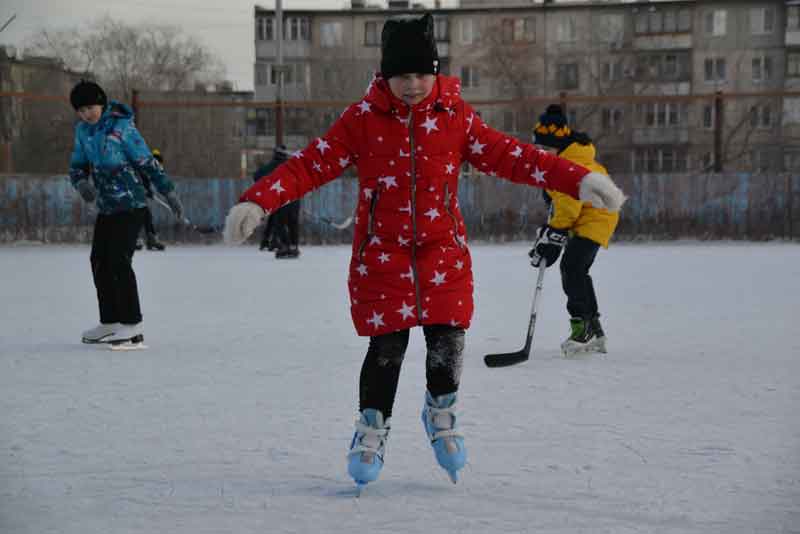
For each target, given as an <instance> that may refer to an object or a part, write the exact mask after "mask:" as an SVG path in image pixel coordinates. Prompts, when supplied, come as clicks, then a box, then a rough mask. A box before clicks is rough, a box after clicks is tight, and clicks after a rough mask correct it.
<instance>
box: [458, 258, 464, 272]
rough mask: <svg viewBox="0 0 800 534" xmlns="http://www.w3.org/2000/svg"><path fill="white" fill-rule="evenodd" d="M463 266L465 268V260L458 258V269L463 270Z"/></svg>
mask: <svg viewBox="0 0 800 534" xmlns="http://www.w3.org/2000/svg"><path fill="white" fill-rule="evenodd" d="M463 268H464V262H463V261H461V260H458V261H457V262H456V269H458V270H459V271H460V270H461V269H463Z"/></svg>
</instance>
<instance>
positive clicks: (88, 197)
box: [75, 180, 97, 202]
mask: <svg viewBox="0 0 800 534" xmlns="http://www.w3.org/2000/svg"><path fill="white" fill-rule="evenodd" d="M75 187H77V188H78V193H80V195H81V198H83V200H85V201H86V202H94V199H96V198H97V191H95V190H94V186H93V185H92V184H91V183H89V180H81V181H80V182H78V183H77V185H76V186H75Z"/></svg>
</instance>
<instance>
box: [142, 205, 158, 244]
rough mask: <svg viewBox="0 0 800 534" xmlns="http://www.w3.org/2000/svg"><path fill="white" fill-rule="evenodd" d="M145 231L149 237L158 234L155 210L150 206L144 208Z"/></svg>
mask: <svg viewBox="0 0 800 534" xmlns="http://www.w3.org/2000/svg"><path fill="white" fill-rule="evenodd" d="M143 222H144V232H145V234H146V235H147V237H150V236H155V235H156V227H155V226H153V212H151V211H150V207H149V206H148V207H146V208H144V221H143Z"/></svg>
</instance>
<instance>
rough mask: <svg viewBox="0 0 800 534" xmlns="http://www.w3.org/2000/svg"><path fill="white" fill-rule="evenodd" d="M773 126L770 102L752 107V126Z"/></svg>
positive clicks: (764, 127)
mask: <svg viewBox="0 0 800 534" xmlns="http://www.w3.org/2000/svg"><path fill="white" fill-rule="evenodd" d="M770 126H772V108H771V107H770V105H769V104H764V105H756V106H753V107H751V108H750V127H751V128H760V129H766V128H769V127H770Z"/></svg>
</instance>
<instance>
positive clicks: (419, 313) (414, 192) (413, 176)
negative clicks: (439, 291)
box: [408, 108, 422, 324]
mask: <svg viewBox="0 0 800 534" xmlns="http://www.w3.org/2000/svg"><path fill="white" fill-rule="evenodd" d="M408 143H409V145H410V147H411V148H410V155H409V157H410V158H411V273H412V274H413V275H414V293H415V295H416V301H417V322H418V323H420V324H421V323H422V292H421V291H420V288H419V276H418V272H417V169H416V160H417V150H416V148H415V147H414V112H413V111H412V110H411V108H409V110H408Z"/></svg>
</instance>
